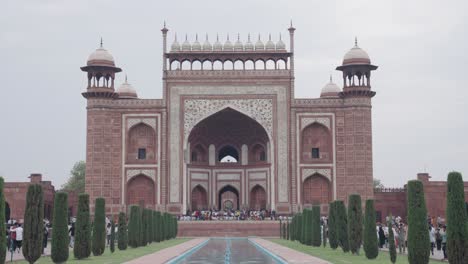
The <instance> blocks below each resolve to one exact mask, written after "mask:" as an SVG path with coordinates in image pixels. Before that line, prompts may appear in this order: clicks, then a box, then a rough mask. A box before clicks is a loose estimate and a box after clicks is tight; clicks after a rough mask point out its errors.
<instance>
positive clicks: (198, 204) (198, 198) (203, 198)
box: [192, 185, 208, 210]
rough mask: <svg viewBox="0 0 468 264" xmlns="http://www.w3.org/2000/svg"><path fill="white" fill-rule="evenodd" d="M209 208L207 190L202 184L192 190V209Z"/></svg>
mask: <svg viewBox="0 0 468 264" xmlns="http://www.w3.org/2000/svg"><path fill="white" fill-rule="evenodd" d="M206 209H208V197H207V194H206V191H205V189H204V188H203V187H201V186H200V185H197V187H195V188H193V190H192V210H206Z"/></svg>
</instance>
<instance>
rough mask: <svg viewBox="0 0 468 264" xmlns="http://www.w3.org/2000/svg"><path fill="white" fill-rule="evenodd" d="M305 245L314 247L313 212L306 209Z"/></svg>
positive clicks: (304, 213) (304, 214)
mask: <svg viewBox="0 0 468 264" xmlns="http://www.w3.org/2000/svg"><path fill="white" fill-rule="evenodd" d="M302 214H303V216H304V220H305V221H304V245H309V246H311V245H312V210H311V209H304V212H303V213H302Z"/></svg>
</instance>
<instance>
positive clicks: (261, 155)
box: [249, 143, 268, 163]
mask: <svg viewBox="0 0 468 264" xmlns="http://www.w3.org/2000/svg"><path fill="white" fill-rule="evenodd" d="M267 155H268V153H267V149H266V147H265V145H264V144H260V143H255V144H254V145H252V146H251V147H250V148H249V163H265V162H267V160H268V159H267Z"/></svg>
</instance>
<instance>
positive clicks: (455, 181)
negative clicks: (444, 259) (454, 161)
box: [447, 172, 468, 264]
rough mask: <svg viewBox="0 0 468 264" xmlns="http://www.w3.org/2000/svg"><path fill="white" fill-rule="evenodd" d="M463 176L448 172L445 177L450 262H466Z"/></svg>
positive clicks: (467, 224)
mask: <svg viewBox="0 0 468 264" xmlns="http://www.w3.org/2000/svg"><path fill="white" fill-rule="evenodd" d="M465 207H466V205H465V193H464V185H463V178H462V175H461V174H460V173H459V172H450V173H449V175H448V179H447V250H448V260H449V262H450V263H456V264H458V263H460V264H461V263H468V222H467V220H468V219H467V215H466V209H465Z"/></svg>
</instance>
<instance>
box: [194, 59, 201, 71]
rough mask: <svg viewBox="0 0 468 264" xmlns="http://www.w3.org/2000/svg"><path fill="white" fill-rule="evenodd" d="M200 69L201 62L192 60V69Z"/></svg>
mask: <svg viewBox="0 0 468 264" xmlns="http://www.w3.org/2000/svg"><path fill="white" fill-rule="evenodd" d="M201 69H202V63H201V61H199V60H194V61H192V70H201Z"/></svg>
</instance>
